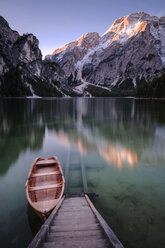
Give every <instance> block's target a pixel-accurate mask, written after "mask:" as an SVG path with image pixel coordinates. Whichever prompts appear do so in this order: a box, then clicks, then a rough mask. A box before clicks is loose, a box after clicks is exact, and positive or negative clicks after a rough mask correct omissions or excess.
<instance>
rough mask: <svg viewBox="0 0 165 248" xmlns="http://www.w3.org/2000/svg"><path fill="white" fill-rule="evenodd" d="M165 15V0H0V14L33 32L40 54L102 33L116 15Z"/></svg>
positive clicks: (15, 26) (20, 29)
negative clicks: (81, 37) (96, 33)
mask: <svg viewBox="0 0 165 248" xmlns="http://www.w3.org/2000/svg"><path fill="white" fill-rule="evenodd" d="M138 11H144V12H146V13H149V14H151V15H157V16H159V17H160V16H163V15H164V16H165V0H139V1H138V0H136V1H135V0H26V1H24V0H0V15H2V16H3V17H4V18H5V19H6V20H7V21H8V23H9V25H10V27H11V28H12V29H14V30H17V31H18V32H19V33H20V34H23V33H33V34H34V35H35V36H37V38H38V39H39V42H40V43H39V46H40V49H41V51H42V54H43V55H46V54H51V53H52V52H53V51H54V50H55V49H56V48H58V47H61V46H62V45H64V44H66V43H68V42H70V41H73V40H77V39H78V38H79V37H80V36H81V35H82V34H85V33H87V32H98V33H99V34H100V35H102V34H103V33H104V32H105V31H106V30H107V29H108V28H109V27H110V26H111V24H112V23H113V21H114V20H116V19H117V18H119V17H122V16H125V15H128V14H131V13H134V12H138Z"/></svg>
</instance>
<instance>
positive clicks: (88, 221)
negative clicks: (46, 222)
mask: <svg viewBox="0 0 165 248" xmlns="http://www.w3.org/2000/svg"><path fill="white" fill-rule="evenodd" d="M52 224H53V225H57V226H58V225H68V220H55V221H53V223H52ZM70 224H72V225H76V224H77V225H81V224H97V221H96V219H94V218H90V219H85V220H84V218H79V219H74V220H70Z"/></svg>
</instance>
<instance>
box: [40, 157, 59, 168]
mask: <svg viewBox="0 0 165 248" xmlns="http://www.w3.org/2000/svg"><path fill="white" fill-rule="evenodd" d="M56 164H57V162H56V161H55V160H54V159H45V160H40V161H38V162H36V166H37V167H42V166H55V165H56Z"/></svg>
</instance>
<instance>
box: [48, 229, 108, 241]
mask: <svg viewBox="0 0 165 248" xmlns="http://www.w3.org/2000/svg"><path fill="white" fill-rule="evenodd" d="M92 236H94V237H100V238H103V237H104V236H103V233H102V230H100V229H97V230H80V231H78V230H77V231H68V232H63V231H62V232H53V233H50V234H49V235H48V236H47V239H49V238H50V237H54V240H56V238H59V237H62V238H73V239H74V238H76V237H81V238H86V239H87V238H92Z"/></svg>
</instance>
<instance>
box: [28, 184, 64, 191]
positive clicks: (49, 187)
mask: <svg viewBox="0 0 165 248" xmlns="http://www.w3.org/2000/svg"><path fill="white" fill-rule="evenodd" d="M58 187H62V184H61V183H56V184H50V185H43V186H36V187H29V191H35V190H42V189H52V188H58Z"/></svg>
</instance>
